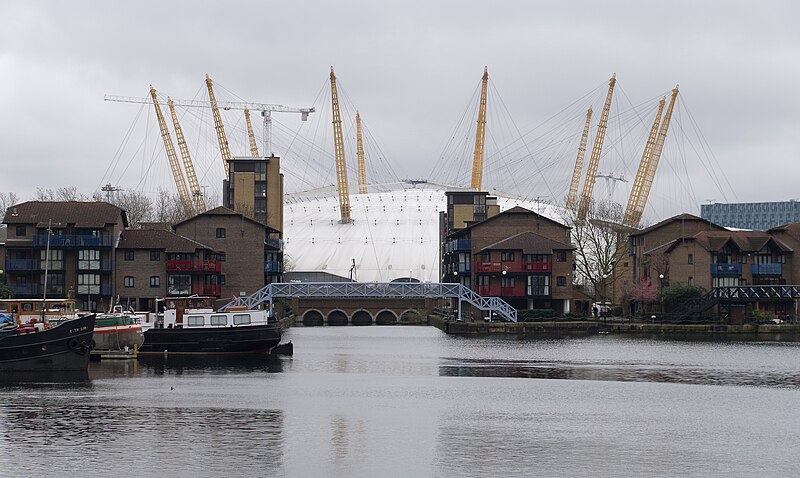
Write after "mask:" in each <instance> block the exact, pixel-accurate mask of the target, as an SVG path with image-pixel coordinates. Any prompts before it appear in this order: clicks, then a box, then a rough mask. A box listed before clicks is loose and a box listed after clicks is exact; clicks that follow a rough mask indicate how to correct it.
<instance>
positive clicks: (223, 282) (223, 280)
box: [219, 275, 225, 285]
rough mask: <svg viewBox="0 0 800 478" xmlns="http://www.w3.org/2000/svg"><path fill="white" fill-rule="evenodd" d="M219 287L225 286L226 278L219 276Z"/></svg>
mask: <svg viewBox="0 0 800 478" xmlns="http://www.w3.org/2000/svg"><path fill="white" fill-rule="evenodd" d="M219 285H225V276H224V275H222V276H219Z"/></svg>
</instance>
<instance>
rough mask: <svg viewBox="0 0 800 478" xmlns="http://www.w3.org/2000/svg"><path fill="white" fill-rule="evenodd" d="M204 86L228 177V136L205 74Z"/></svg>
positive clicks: (229, 151) (229, 157)
mask: <svg viewBox="0 0 800 478" xmlns="http://www.w3.org/2000/svg"><path fill="white" fill-rule="evenodd" d="M206 87H207V88H208V100H209V101H210V102H211V112H212V113H213V115H214V129H215V130H216V131H217V142H218V143H219V152H220V154H221V155H222V164H223V166H225V178H227V177H228V160H229V159H231V150H230V148H229V147H228V136H227V135H225V125H223V124H222V116H220V114H219V107H218V106H217V98H216V97H215V96H214V86H213V84H212V82H211V77H209V76H208V75H206Z"/></svg>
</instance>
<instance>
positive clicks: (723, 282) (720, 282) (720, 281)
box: [711, 277, 739, 287]
mask: <svg viewBox="0 0 800 478" xmlns="http://www.w3.org/2000/svg"><path fill="white" fill-rule="evenodd" d="M738 285H739V278H738V277H713V278H712V279H711V287H735V286H738Z"/></svg>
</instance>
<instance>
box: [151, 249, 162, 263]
mask: <svg viewBox="0 0 800 478" xmlns="http://www.w3.org/2000/svg"><path fill="white" fill-rule="evenodd" d="M150 260H151V261H160V260H161V251H150Z"/></svg>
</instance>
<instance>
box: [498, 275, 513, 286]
mask: <svg viewBox="0 0 800 478" xmlns="http://www.w3.org/2000/svg"><path fill="white" fill-rule="evenodd" d="M500 287H514V278H513V277H503V278H502V279H501V281H500Z"/></svg>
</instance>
